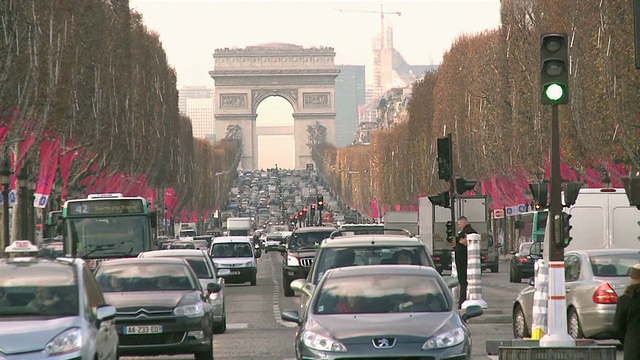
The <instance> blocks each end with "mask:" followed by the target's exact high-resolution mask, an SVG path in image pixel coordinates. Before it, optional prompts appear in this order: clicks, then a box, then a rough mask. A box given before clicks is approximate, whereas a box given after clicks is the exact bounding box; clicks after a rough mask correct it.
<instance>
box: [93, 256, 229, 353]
mask: <svg viewBox="0 0 640 360" xmlns="http://www.w3.org/2000/svg"><path fill="white" fill-rule="evenodd" d="M95 277H96V279H97V280H98V283H99V285H100V287H101V288H102V291H103V293H104V296H105V299H106V301H107V302H108V303H110V304H112V305H113V306H115V307H116V311H117V312H116V317H115V323H116V329H117V331H118V337H119V340H120V345H119V346H118V354H119V355H120V356H138V355H160V354H187V353H190V354H194V355H195V358H196V359H197V360H204V359H207V360H210V359H212V358H213V331H212V329H213V310H212V307H211V306H210V305H209V304H208V303H207V297H209V296H211V294H215V293H217V292H218V291H220V289H221V287H220V284H218V283H215V282H211V283H209V284H207V289H203V288H202V286H201V285H200V282H199V281H198V278H197V276H196V274H195V273H194V272H193V270H192V268H191V267H190V266H189V263H188V262H187V260H185V259H182V258H162V257H160V258H127V259H118V260H109V261H105V262H103V263H101V264H100V265H99V267H98V268H97V269H96V273H95Z"/></svg>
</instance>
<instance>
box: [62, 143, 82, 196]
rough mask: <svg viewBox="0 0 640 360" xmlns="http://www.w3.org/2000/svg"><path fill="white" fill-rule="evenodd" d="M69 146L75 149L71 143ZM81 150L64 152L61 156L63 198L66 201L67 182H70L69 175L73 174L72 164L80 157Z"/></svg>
mask: <svg viewBox="0 0 640 360" xmlns="http://www.w3.org/2000/svg"><path fill="white" fill-rule="evenodd" d="M67 146H69V147H70V148H72V147H73V145H72V144H71V143H68V144H67ZM79 153H80V150H70V149H69V150H64V148H63V152H62V153H61V154H60V159H59V161H60V178H61V179H62V190H61V195H60V196H61V198H62V200H63V201H64V200H65V199H66V198H67V181H69V173H70V172H71V163H73V160H74V159H75V158H76V157H77V156H78V154H79Z"/></svg>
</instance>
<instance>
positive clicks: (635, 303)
mask: <svg viewBox="0 0 640 360" xmlns="http://www.w3.org/2000/svg"><path fill="white" fill-rule="evenodd" d="M613 324H614V326H615V328H616V329H617V331H618V340H620V343H622V344H623V346H624V360H639V359H640V264H635V265H634V266H633V267H631V268H630V269H629V285H628V286H627V288H626V289H625V290H624V294H622V295H621V296H620V298H618V304H617V305H616V314H615V316H614V320H613Z"/></svg>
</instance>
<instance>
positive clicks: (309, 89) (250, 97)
mask: <svg viewBox="0 0 640 360" xmlns="http://www.w3.org/2000/svg"><path fill="white" fill-rule="evenodd" d="M335 55H336V53H335V51H334V50H333V48H329V47H314V48H304V47H302V46H299V45H293V44H284V43H269V44H262V45H256V46H247V47H246V48H242V49H235V48H234V49H229V48H225V49H216V50H215V52H214V53H213V59H214V69H213V71H210V72H209V75H210V76H211V78H212V79H213V81H214V89H215V90H214V97H215V98H214V100H215V101H214V103H215V109H214V114H215V115H214V117H215V122H216V135H217V138H218V139H221V138H223V137H241V138H242V160H241V164H242V168H243V169H246V170H252V169H257V168H258V136H259V135H293V136H294V143H295V164H294V166H295V168H296V169H303V168H305V166H306V164H310V163H313V160H312V159H311V152H310V148H309V144H310V143H318V142H324V141H326V142H330V143H335V124H334V123H335V116H336V111H335V99H334V88H335V79H336V77H337V76H338V73H339V70H337V69H336V68H335V63H334V58H335ZM271 96H280V97H282V98H284V99H285V100H287V101H288V102H289V103H290V104H291V106H292V107H293V124H294V125H293V126H261V127H256V117H257V109H258V105H260V102H262V101H263V100H265V99H266V98H268V97H271ZM225 134H226V135H225Z"/></svg>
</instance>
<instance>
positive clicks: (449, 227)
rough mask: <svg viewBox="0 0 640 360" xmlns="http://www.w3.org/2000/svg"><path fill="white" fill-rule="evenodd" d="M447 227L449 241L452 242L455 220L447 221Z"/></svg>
mask: <svg viewBox="0 0 640 360" xmlns="http://www.w3.org/2000/svg"><path fill="white" fill-rule="evenodd" d="M445 227H446V228H447V231H446V233H447V241H448V242H452V241H453V221H451V220H449V221H447V223H446V224H445Z"/></svg>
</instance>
